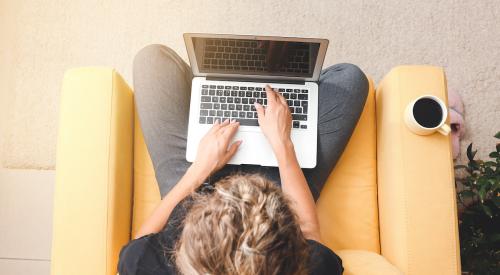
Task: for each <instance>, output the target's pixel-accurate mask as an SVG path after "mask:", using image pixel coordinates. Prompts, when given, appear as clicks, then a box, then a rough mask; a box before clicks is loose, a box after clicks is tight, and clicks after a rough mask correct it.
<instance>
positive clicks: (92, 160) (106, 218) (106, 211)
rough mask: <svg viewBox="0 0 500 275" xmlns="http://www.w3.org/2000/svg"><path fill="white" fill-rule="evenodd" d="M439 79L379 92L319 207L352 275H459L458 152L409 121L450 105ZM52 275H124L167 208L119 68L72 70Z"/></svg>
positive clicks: (403, 74) (432, 74)
mask: <svg viewBox="0 0 500 275" xmlns="http://www.w3.org/2000/svg"><path fill="white" fill-rule="evenodd" d="M446 93H447V92H446V79H445V75H444V72H443V70H442V69H441V68H439V67H432V66H400V67H396V68H394V69H393V70H391V71H390V72H389V73H388V74H387V75H386V76H385V78H384V79H383V80H382V81H381V82H380V84H379V85H378V87H377V90H376V91H375V89H374V85H373V82H371V81H370V92H369V96H368V100H367V103H366V105H365V108H364V110H363V113H362V115H361V118H360V121H359V122H358V125H357V126H356V129H355V131H354V133H353V136H352V137H351V139H350V141H349V143H348V145H347V148H346V150H345V151H344V153H343V155H342V157H341V159H340V160H339V162H338V164H337V166H336V168H335V170H334V171H333V172H332V174H331V175H330V177H329V179H328V183H327V184H326V185H325V188H324V189H323V191H322V193H321V196H320V199H319V200H318V202H317V208H318V215H319V219H320V224H321V235H322V241H323V242H324V243H325V245H327V246H328V247H330V248H331V249H333V250H334V251H335V252H336V253H337V254H338V255H339V256H340V257H341V258H342V260H343V264H344V268H345V274H439V275H441V274H460V255H459V244H458V232H457V215H456V203H455V189H454V179H453V162H452V158H451V147H450V140H449V138H448V137H446V136H442V135H439V134H433V135H430V136H417V135H415V134H412V133H411V132H410V131H408V130H407V129H406V126H405V125H404V122H403V111H404V108H405V107H406V105H407V104H408V103H409V102H410V101H411V100H412V99H414V98H415V97H417V96H419V95H422V94H433V95H436V96H438V97H440V98H441V99H443V100H444V101H445V102H446V101H447V100H446V99H447V94H446ZM56 165H57V167H56V170H57V171H56V187H55V198H54V225H53V243H52V259H51V272H52V274H53V275H65V274H116V266H117V261H118V253H119V251H120V248H121V247H122V246H123V245H124V244H126V243H127V242H128V241H129V240H130V238H131V236H132V235H133V234H134V232H135V231H136V230H137V229H138V228H139V226H140V225H141V223H142V222H143V221H144V219H145V218H146V217H147V216H148V215H149V213H151V211H152V210H153V208H154V207H155V205H156V204H157V203H158V202H159V200H160V193H159V190H158V188H157V185H156V179H155V177H154V170H153V166H152V164H151V159H150V157H149V153H148V152H147V148H146V146H145V144H144V139H143V136H142V132H141V128H140V125H139V121H138V120H137V117H136V116H135V115H134V101H133V92H132V90H131V89H130V88H129V86H127V84H126V83H125V81H124V80H123V79H122V78H121V77H120V76H119V74H118V73H117V72H116V71H114V70H113V69H110V68H78V69H72V70H69V71H68V72H67V73H66V75H65V77H64V81H63V87H62V96H61V108H60V122H59V136H58V147H57V164H56Z"/></svg>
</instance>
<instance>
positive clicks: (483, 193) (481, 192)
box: [478, 184, 486, 203]
mask: <svg viewBox="0 0 500 275" xmlns="http://www.w3.org/2000/svg"><path fill="white" fill-rule="evenodd" d="M478 195H479V199H481V203H482V202H483V201H484V199H485V196H486V185H484V184H483V185H481V188H480V189H479V192H478Z"/></svg>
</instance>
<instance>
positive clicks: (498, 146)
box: [496, 143, 500, 152]
mask: <svg viewBox="0 0 500 275" xmlns="http://www.w3.org/2000/svg"><path fill="white" fill-rule="evenodd" d="M496 147H497V152H500V143H497V146H496Z"/></svg>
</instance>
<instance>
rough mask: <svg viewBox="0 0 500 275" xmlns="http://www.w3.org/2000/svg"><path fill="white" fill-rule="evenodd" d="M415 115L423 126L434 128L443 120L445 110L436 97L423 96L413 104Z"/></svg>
mask: <svg viewBox="0 0 500 275" xmlns="http://www.w3.org/2000/svg"><path fill="white" fill-rule="evenodd" d="M413 117H415V120H416V121H417V122H418V124H420V125H421V126H423V127H425V128H434V127H437V126H438V125H439V123H441V120H443V110H442V109H441V105H439V103H437V102H436V101H435V100H434V99H430V98H421V99H419V100H417V102H415V105H413Z"/></svg>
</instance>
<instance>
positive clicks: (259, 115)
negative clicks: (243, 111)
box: [254, 102, 266, 120]
mask: <svg viewBox="0 0 500 275" xmlns="http://www.w3.org/2000/svg"><path fill="white" fill-rule="evenodd" d="M254 105H255V110H257V119H259V120H260V119H261V118H264V117H265V116H266V115H265V113H266V111H265V110H264V107H263V106H262V105H260V104H259V103H257V102H255V103H254Z"/></svg>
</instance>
